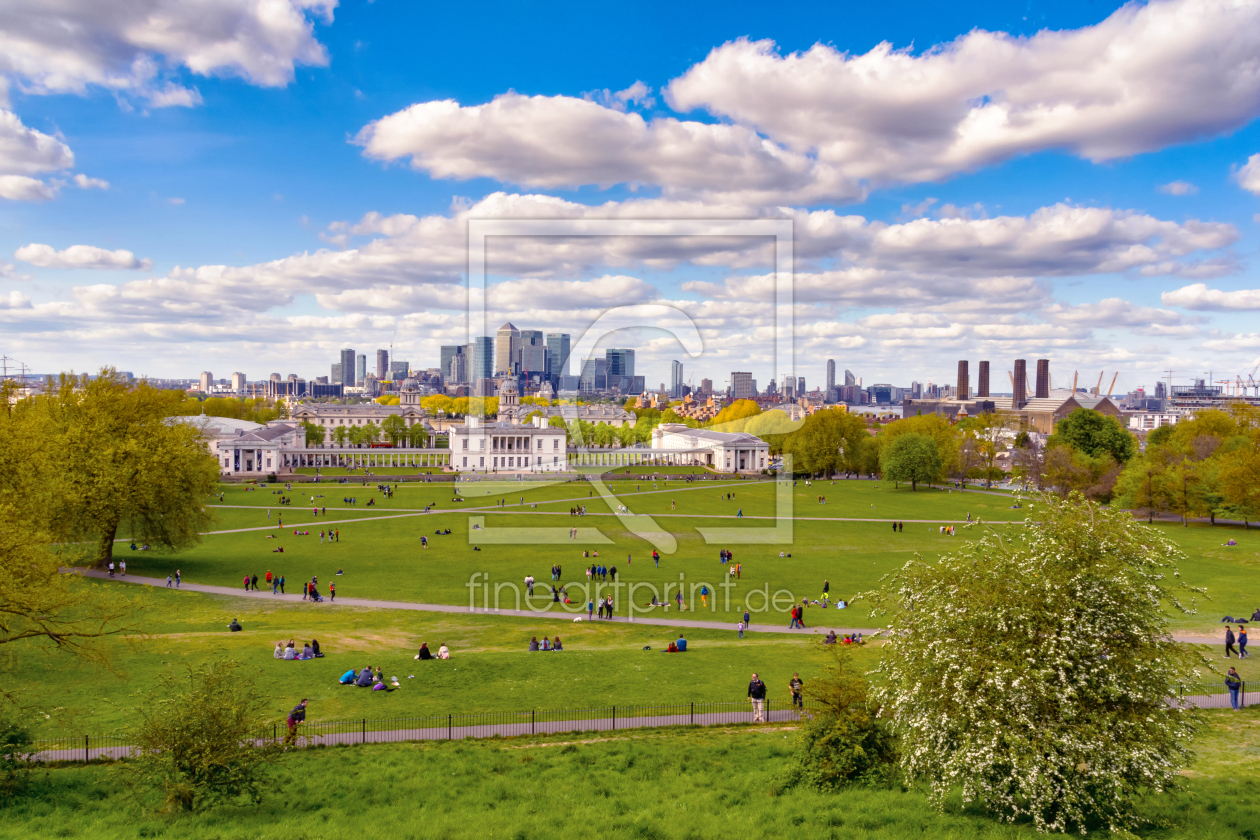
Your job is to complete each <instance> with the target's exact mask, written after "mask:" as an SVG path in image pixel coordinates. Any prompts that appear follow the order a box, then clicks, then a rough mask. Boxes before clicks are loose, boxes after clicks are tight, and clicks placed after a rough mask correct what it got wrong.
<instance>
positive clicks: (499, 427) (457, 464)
mask: <svg viewBox="0 0 1260 840" xmlns="http://www.w3.org/2000/svg"><path fill="white" fill-rule="evenodd" d="M521 415H522V411H521V405H520V395H519V394H518V393H517V390H516V383H515V381H513V380H511V379H509V380H506V381H505V382H504V384H503V386H502V387H500V388H499V415H498V418H497V419H496V420H495V421H493V422H486V421H484V420H482V419H481V418H480V417H472V416H469V417H466V418H465V419H464V424H463V425H462V426H452V427H451V428H450V453H451V466H452V467H453V468H454V469H456V470H457V471H459V472H485V473H493V472H499V473H503V472H509V473H521V472H530V473H538V472H563V471H564V470H565V469H567V467H568V448H567V444H566V435H565V430H564V429H563V428H560V427H557V426H552V425H549V423H548V421H547V418H546V417H533V418H530V420H529V421H528V422H522V421H521Z"/></svg>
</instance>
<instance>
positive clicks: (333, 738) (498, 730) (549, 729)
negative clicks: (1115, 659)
mask: <svg viewBox="0 0 1260 840" xmlns="http://www.w3.org/2000/svg"><path fill="white" fill-rule="evenodd" d="M1248 700H1249V698H1248V694H1247V686H1246V684H1245V683H1244V684H1243V685H1242V687H1241V688H1240V690H1239V692H1238V705H1239V707H1242V706H1246V705H1248ZM1250 702H1251V703H1252V704H1255V703H1257V702H1260V700H1257V699H1256V698H1255V695H1254V693H1253V694H1252V696H1251V698H1250ZM1186 703H1187V705H1190V706H1196V707H1198V708H1202V709H1228V708H1231V707H1232V705H1233V698H1232V697H1231V695H1230V693H1229V692H1228V691H1226V690H1225V687H1224V686H1223V685H1219V684H1218V685H1213V686H1201V687H1200V689H1196V693H1193V694H1190V695H1188V696H1187V698H1186ZM808 711H809V706H808V705H806V706H805V707H803V708H799V709H798V708H796V707H794V706H793V705H792V704H791V703H790V702H789V701H785V700H770V699H767V700H765V701H764V704H763V709H762V710H761V711H760V712H758V711H757V710H756V709H754V708H753V705H752V703H750V702H748V701H744V702H727V703H691V702H686V703H661V704H649V705H628V706H593V707H589V708H580V709H530V710H529V711H524V712H448V713H445V714H434V715H423V716H419V717H399V718H359V719H357V720H327V721H307V722H305V723H301V724H299V725H298V726H297V727H296V728H295V730H294V732H293V733H292V735H291V736H290V733H289V732H288V729H287V726H286V724H285V723H282V722H277V723H276V724H274V725H273V726H272V727H271V729H270V731H267V732H260V733H258V734H257V736H256V738H255V740H256V741H257V742H258V743H259V744H269V743H282V742H286V741H288V742H291V743H292V744H293V745H294V746H298V747H313V746H336V745H339V744H382V743H390V742H395V741H450V740H455V739H457V738H495V737H499V738H515V737H521V736H529V735H555V734H560V733H568V732H571V733H581V732H613V731H619V730H626V729H642V728H649V727H662V726H727V725H733V724H751V723H760V722H765V723H790V722H795V721H798V720H800V717H801V714H802V712H806V713H808ZM127 740H128V738H127V736H126V735H124V734H118V735H75V736H68V737H64V738H44V739H39V740H37V741H35V742H34V744H33V745H32V748H33V751H34V753H35V755H34V757H35V759H36V760H39V761H91V760H93V759H115V758H125V757H126V756H128V755H129V754H130V753H131V747H130V746H129V745H128V744H127Z"/></svg>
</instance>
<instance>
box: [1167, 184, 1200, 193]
mask: <svg viewBox="0 0 1260 840" xmlns="http://www.w3.org/2000/svg"><path fill="white" fill-rule="evenodd" d="M1159 191H1160V192H1162V193H1163V194H1164V195H1194V194H1195V193H1197V192H1198V191H1199V188H1198V187H1196V186H1195V185H1194V184H1192V183H1190V182H1189V181H1171V182H1169V183H1167V184H1161V185H1160V187H1159Z"/></svg>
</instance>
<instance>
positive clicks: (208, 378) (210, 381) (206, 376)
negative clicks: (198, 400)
mask: <svg viewBox="0 0 1260 840" xmlns="http://www.w3.org/2000/svg"><path fill="white" fill-rule="evenodd" d="M213 387H214V374H213V373H211V372H210V371H208V370H203V371H202V372H201V382H200V385H199V386H198V390H200V391H201V393H203V394H208V393H210V389H211V388H213Z"/></svg>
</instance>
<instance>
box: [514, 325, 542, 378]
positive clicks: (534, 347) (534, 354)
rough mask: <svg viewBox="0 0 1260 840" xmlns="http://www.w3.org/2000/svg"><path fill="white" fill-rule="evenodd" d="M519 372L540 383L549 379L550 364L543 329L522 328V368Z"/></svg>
mask: <svg viewBox="0 0 1260 840" xmlns="http://www.w3.org/2000/svg"><path fill="white" fill-rule="evenodd" d="M517 372H518V373H520V374H522V375H524V376H526V377H528V378H529V379H531V380H536V381H538V382H540V383H541V382H543V381H544V380H546V379H547V377H548V374H549V373H550V366H549V362H548V359H547V345H546V343H545V342H544V340H543V333H542V330H521V350H520V368H519V370H518V371H517Z"/></svg>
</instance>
